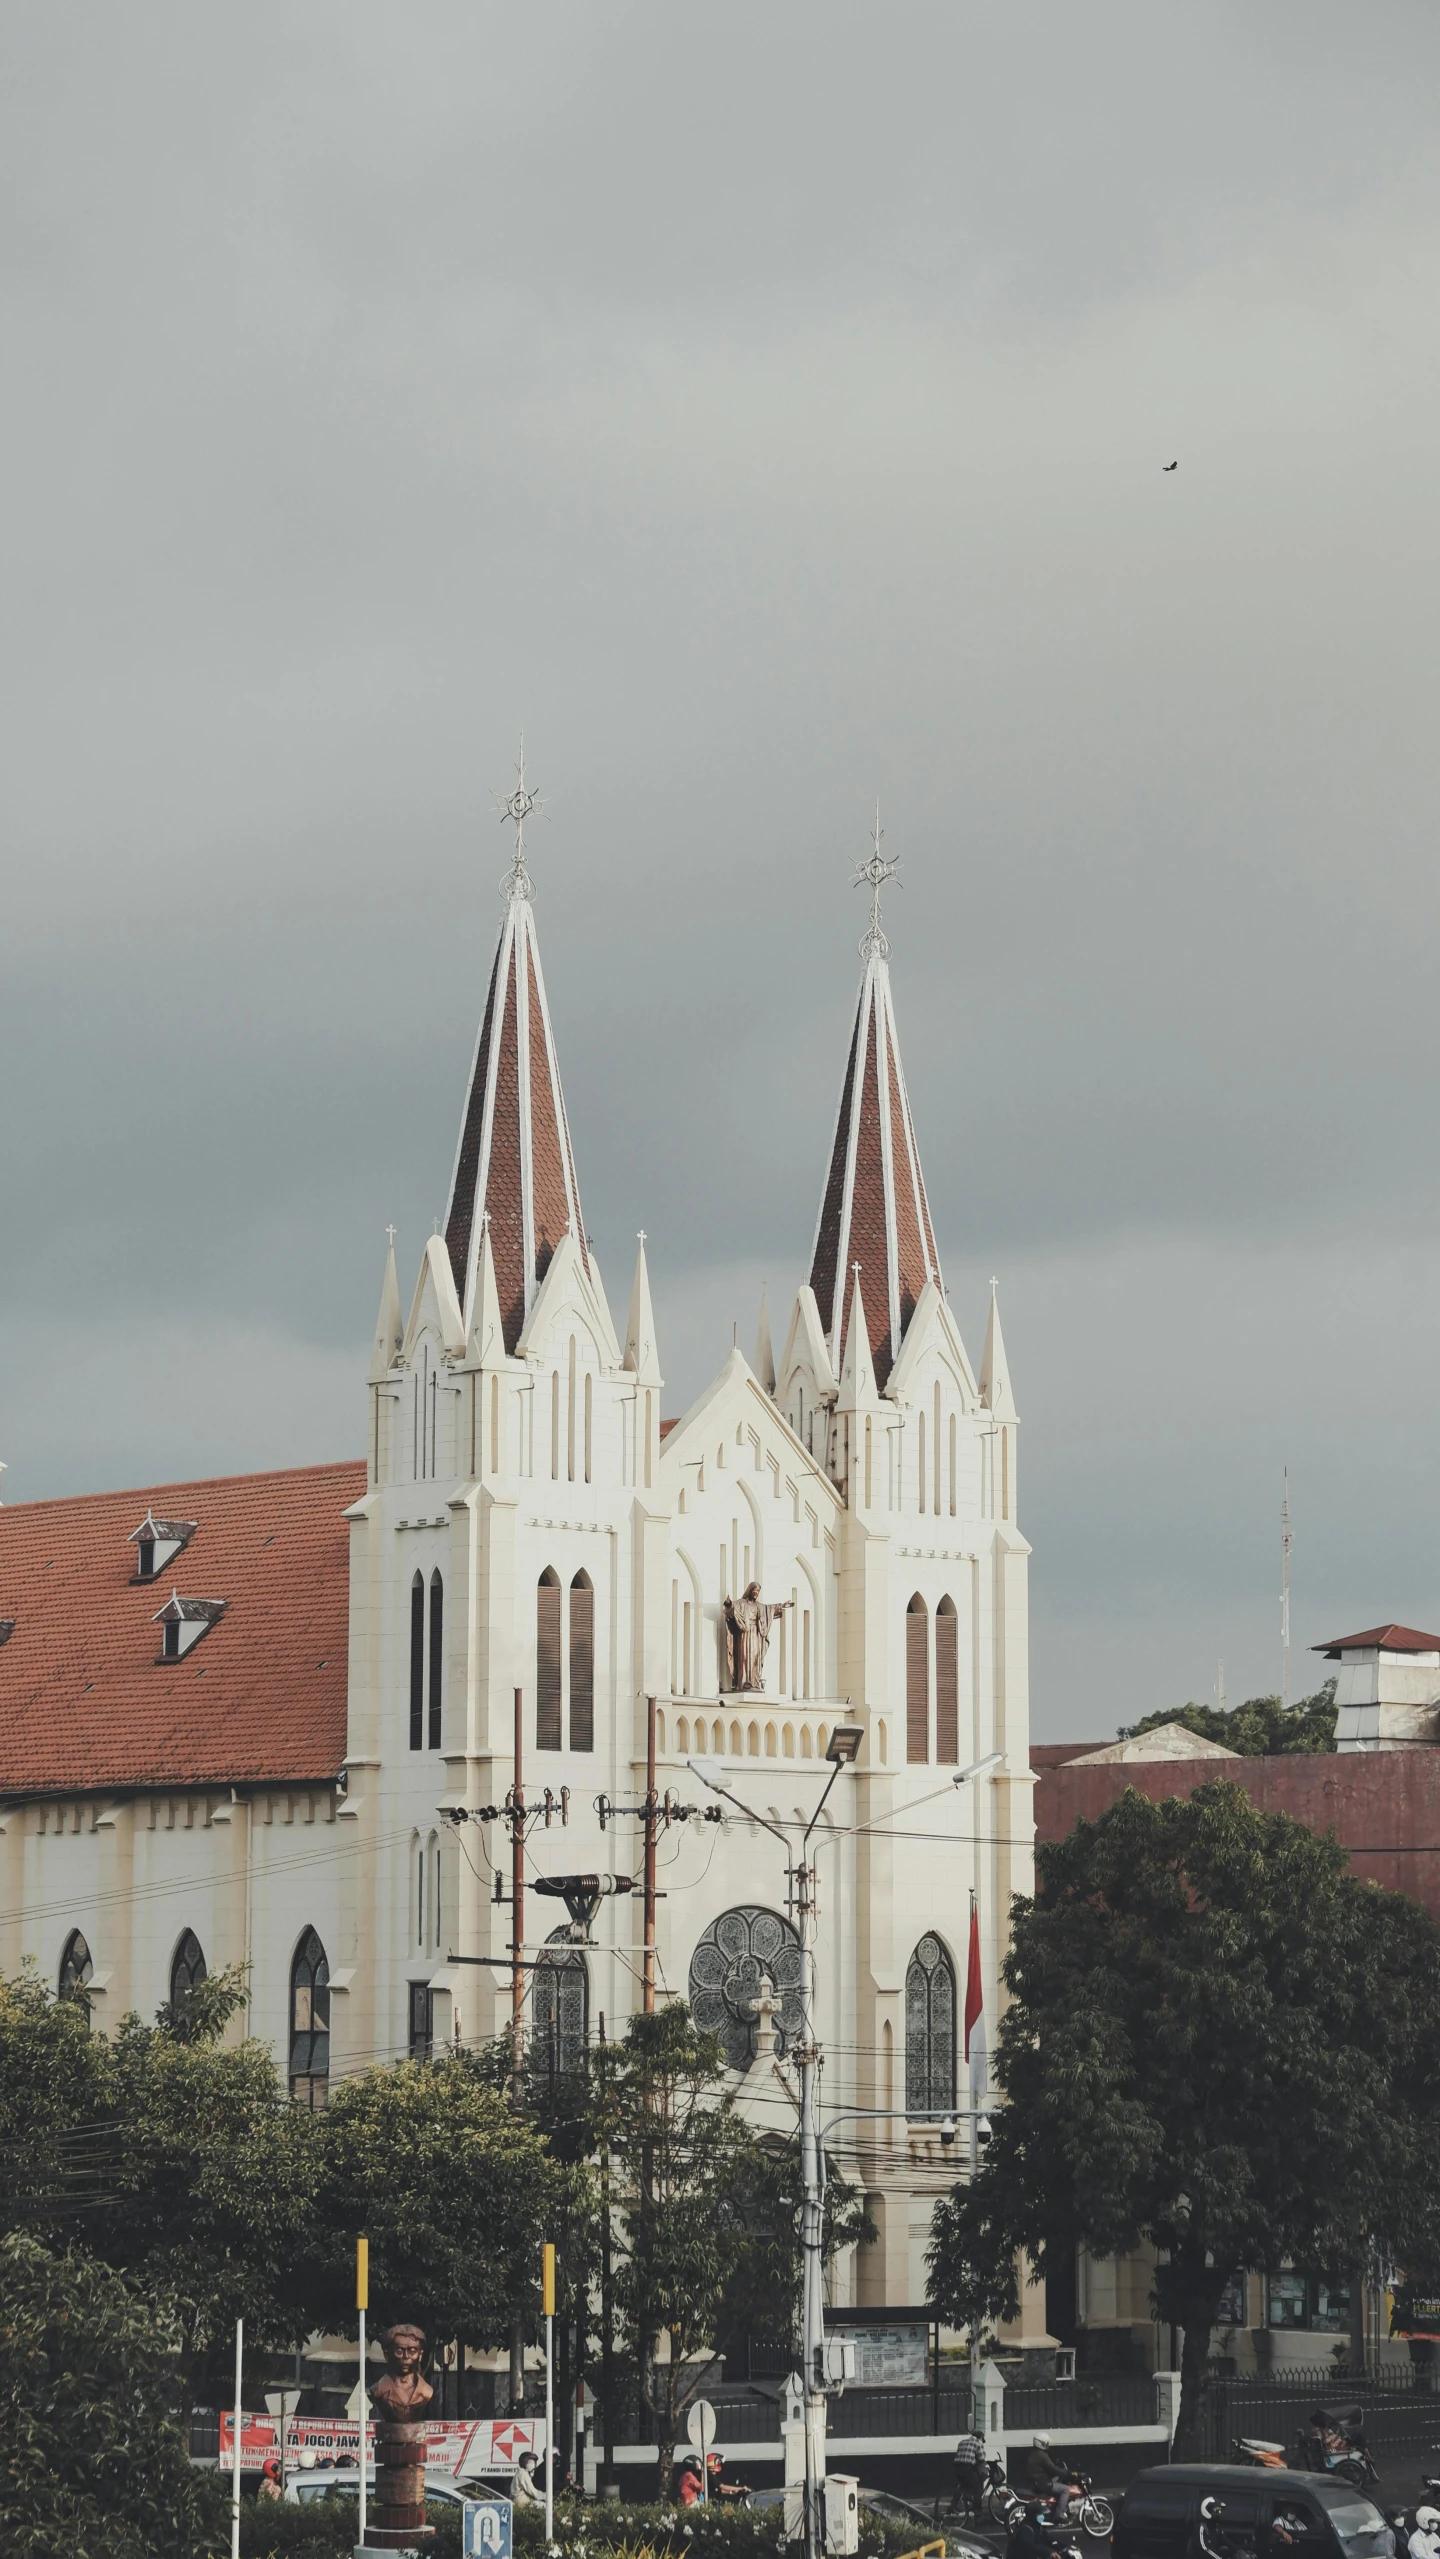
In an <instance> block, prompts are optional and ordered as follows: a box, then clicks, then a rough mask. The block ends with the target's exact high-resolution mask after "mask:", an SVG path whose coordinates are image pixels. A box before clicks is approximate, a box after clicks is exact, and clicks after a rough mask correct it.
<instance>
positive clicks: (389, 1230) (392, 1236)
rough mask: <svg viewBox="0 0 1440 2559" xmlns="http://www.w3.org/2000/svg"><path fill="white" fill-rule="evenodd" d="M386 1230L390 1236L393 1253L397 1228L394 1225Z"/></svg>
mask: <svg viewBox="0 0 1440 2559" xmlns="http://www.w3.org/2000/svg"><path fill="white" fill-rule="evenodd" d="M385 1232H386V1234H387V1235H388V1236H389V1238H390V1250H391V1252H392V1253H393V1252H394V1250H395V1229H394V1227H393V1226H387V1227H386V1229H385Z"/></svg>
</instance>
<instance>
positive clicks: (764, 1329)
mask: <svg viewBox="0 0 1440 2559" xmlns="http://www.w3.org/2000/svg"><path fill="white" fill-rule="evenodd" d="M755 1374H756V1376H757V1377H758V1378H759V1380H760V1383H761V1385H762V1386H763V1387H764V1389H765V1392H766V1394H767V1395H773V1394H774V1392H775V1345H774V1343H773V1342H772V1341H771V1339H770V1292H769V1290H768V1288H766V1287H765V1286H764V1285H763V1283H762V1285H761V1289H760V1321H759V1324H758V1325H757V1326H756V1329H755Z"/></svg>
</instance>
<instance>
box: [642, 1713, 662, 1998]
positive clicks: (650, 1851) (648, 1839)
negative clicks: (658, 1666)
mask: <svg viewBox="0 0 1440 2559" xmlns="http://www.w3.org/2000/svg"><path fill="white" fill-rule="evenodd" d="M658 1814H659V1800H658V1798H657V1796H656V1792H655V1700H654V1698H653V1697H647V1698H646V1700H645V1912H644V1924H645V1951H644V1955H643V1958H642V1962H643V1967H644V1970H643V1976H642V1990H643V1997H642V2000H641V2006H642V2007H643V2009H644V2012H645V2015H646V2016H647V2017H653V2016H654V2014H655V1830H656V1823H657V1818H658Z"/></svg>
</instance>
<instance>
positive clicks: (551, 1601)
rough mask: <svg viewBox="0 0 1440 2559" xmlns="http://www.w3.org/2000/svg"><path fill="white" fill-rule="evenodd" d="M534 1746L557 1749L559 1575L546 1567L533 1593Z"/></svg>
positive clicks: (559, 1742) (559, 1741) (560, 1744)
mask: <svg viewBox="0 0 1440 2559" xmlns="http://www.w3.org/2000/svg"><path fill="white" fill-rule="evenodd" d="M535 1747H536V1749H537V1750H560V1749H561V1748H562V1747H563V1736H562V1734H561V1731H560V1576H559V1574H558V1573H557V1572H554V1571H552V1569H551V1567H550V1566H549V1565H548V1564H547V1565H546V1567H545V1570H544V1572H543V1573H542V1574H541V1576H540V1582H539V1587H538V1589H537V1590H536V1593H535Z"/></svg>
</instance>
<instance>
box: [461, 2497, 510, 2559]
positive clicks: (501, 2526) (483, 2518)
mask: <svg viewBox="0 0 1440 2559" xmlns="http://www.w3.org/2000/svg"><path fill="white" fill-rule="evenodd" d="M514 2538H515V2509H514V2507H513V2505H512V2504H511V2502H510V2499H509V2498H508V2497H467V2498H466V2500H465V2513H464V2518H463V2533H462V2540H461V2547H462V2549H463V2551H464V2554H465V2559H510V2554H511V2549H512V2547H513V2543H514Z"/></svg>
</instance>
